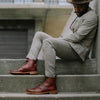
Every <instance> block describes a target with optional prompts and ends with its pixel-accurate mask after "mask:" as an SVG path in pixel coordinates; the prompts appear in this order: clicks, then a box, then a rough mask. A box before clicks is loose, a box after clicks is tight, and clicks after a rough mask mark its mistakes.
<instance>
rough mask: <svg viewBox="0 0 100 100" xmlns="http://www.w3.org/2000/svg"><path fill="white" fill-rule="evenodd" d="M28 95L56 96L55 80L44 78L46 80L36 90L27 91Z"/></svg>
mask: <svg viewBox="0 0 100 100" xmlns="http://www.w3.org/2000/svg"><path fill="white" fill-rule="evenodd" d="M26 93H28V94H56V93H57V88H56V78H49V77H48V78H46V80H45V81H44V82H43V83H42V84H41V85H39V86H37V87H36V88H32V89H27V90H26Z"/></svg>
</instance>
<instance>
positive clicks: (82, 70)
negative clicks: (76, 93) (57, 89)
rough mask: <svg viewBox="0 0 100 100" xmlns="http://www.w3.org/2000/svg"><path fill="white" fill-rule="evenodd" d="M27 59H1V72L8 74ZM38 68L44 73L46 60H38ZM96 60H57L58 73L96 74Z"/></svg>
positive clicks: (41, 73)
mask: <svg viewBox="0 0 100 100" xmlns="http://www.w3.org/2000/svg"><path fill="white" fill-rule="evenodd" d="M25 60H26V59H0V74H1V75H2V74H8V73H9V70H13V69H17V68H19V67H21V66H22V65H23V63H24V62H25ZM37 69H38V72H39V74H40V75H43V74H44V61H43V60H38V62H37ZM96 73H97V71H96V60H95V59H88V60H86V61H85V62H84V63H83V62H79V61H66V60H59V59H58V60H56V74H57V75H58V74H60V75H66V74H96Z"/></svg>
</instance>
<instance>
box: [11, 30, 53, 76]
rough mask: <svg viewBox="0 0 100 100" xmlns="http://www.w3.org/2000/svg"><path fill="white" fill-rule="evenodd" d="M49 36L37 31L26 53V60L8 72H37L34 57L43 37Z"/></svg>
mask: <svg viewBox="0 0 100 100" xmlns="http://www.w3.org/2000/svg"><path fill="white" fill-rule="evenodd" d="M47 38H51V36H49V35H47V34H46V33H44V32H37V33H36V34H35V36H34V38H33V42H32V46H31V49H30V51H29V54H28V55H27V58H28V62H27V63H26V64H25V65H23V66H22V67H20V68H19V69H17V70H11V71H10V74H37V68H36V59H37V56H38V54H39V51H40V49H41V46H42V42H43V40H44V39H47Z"/></svg>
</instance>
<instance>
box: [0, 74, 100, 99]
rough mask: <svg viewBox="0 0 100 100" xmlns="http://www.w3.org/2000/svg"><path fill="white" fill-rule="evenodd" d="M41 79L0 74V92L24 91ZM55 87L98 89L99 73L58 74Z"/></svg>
mask: <svg viewBox="0 0 100 100" xmlns="http://www.w3.org/2000/svg"><path fill="white" fill-rule="evenodd" d="M43 80H44V76H43V75H0V92H13V93H25V90H26V89H28V88H34V87H36V86H37V85H39V84H41V83H42V82H43ZM57 89H58V91H59V92H90V91H97V90H100V75H58V76H57ZM0 100H1V99H0Z"/></svg>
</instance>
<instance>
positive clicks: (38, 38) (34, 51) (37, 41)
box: [27, 32, 52, 60]
mask: <svg viewBox="0 0 100 100" xmlns="http://www.w3.org/2000/svg"><path fill="white" fill-rule="evenodd" d="M47 38H52V37H51V36H50V35H48V34H46V33H44V32H37V33H36V35H35V36H34V38H33V41H32V45H31V48H30V51H29V53H28V55H27V58H29V59H34V60H36V59H37V57H38V54H39V52H40V49H41V47H42V43H43V40H45V39H47Z"/></svg>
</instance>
